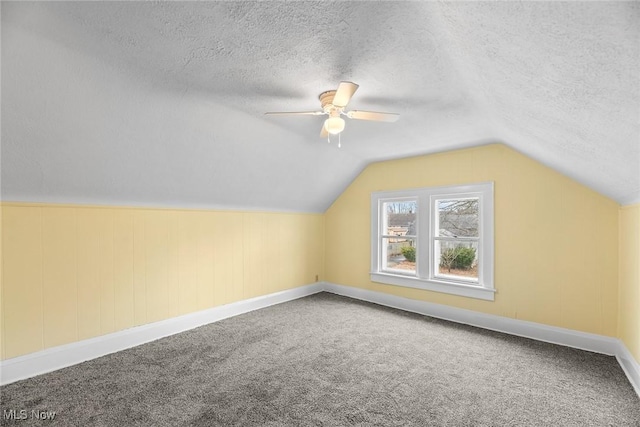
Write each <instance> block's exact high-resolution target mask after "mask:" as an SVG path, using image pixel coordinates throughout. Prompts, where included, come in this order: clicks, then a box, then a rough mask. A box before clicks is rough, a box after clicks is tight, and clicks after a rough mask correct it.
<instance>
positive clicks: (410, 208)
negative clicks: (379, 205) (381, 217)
mask: <svg viewBox="0 0 640 427" xmlns="http://www.w3.org/2000/svg"><path fill="white" fill-rule="evenodd" d="M417 208H418V202H416V201H415V200H409V201H402V202H386V203H384V212H385V218H386V219H385V224H384V227H385V230H384V234H387V235H392V236H404V235H410V236H415V235H416V211H417Z"/></svg>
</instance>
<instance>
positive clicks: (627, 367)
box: [616, 341, 640, 397]
mask: <svg viewBox="0 0 640 427" xmlns="http://www.w3.org/2000/svg"><path fill="white" fill-rule="evenodd" d="M616 359H618V363H619V364H620V367H621V368H622V370H623V371H624V373H625V374H626V375H627V378H629V382H631V385H632V386H633V388H634V389H635V391H636V393H637V394H638V396H639V397H640V363H638V362H637V361H636V360H635V359H634V358H633V355H632V354H631V352H630V351H629V349H627V347H626V346H625V345H624V343H623V342H622V341H620V343H619V345H618V351H617V352H616Z"/></svg>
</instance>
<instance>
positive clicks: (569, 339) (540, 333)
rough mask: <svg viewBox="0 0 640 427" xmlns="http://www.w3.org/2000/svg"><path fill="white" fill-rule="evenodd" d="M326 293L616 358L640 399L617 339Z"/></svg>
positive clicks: (638, 383)
mask: <svg viewBox="0 0 640 427" xmlns="http://www.w3.org/2000/svg"><path fill="white" fill-rule="evenodd" d="M324 290H325V291H326V292H331V293H334V294H337V295H343V296H346V297H350V298H355V299H359V300H363V301H368V302H372V303H375V304H380V305H384V306H387V307H393V308H398V309H400V310H404V311H410V312H413V313H418V314H423V315H426V316H431V317H436V318H438V319H444V320H449V321H452V322H456V323H463V324H466V325H471V326H476V327H479V328H483V329H489V330H492V331H498V332H504V333H507V334H510V335H517V336H520V337H525V338H531V339H534V340H538V341H544V342H548V343H553V344H559V345H563V346H566V347H573V348H578V349H581V350H588V351H592V352H594V353H601V354H606V355H610V356H616V359H617V360H618V363H620V366H621V367H622V369H623V370H624V372H625V374H626V375H627V378H628V379H629V381H630V382H631V385H632V386H633V388H634V389H635V391H636V393H637V394H638V397H640V365H639V364H638V362H637V361H636V360H635V359H634V358H633V356H632V355H631V353H630V352H629V350H628V349H627V347H626V346H625V345H624V343H623V342H622V341H620V340H619V339H617V338H612V337H607V336H604V335H597V334H590V333H586V332H580V331H574V330H572V329H566V328H560V327H556V326H548V325H543V324H540V323H535V322H528V321H525V320H518V319H511V318H508V317H502V316H496V315H492V314H485V313H480V312H477V311H471V310H465V309H462V308H456V307H451V306H447V305H441V304H434V303H430V302H426V301H418V300H413V299H409V298H402V297H398V296H395V295H389V294H385V293H382V292H375V291H370V290H367V289H362V288H354V287H351V286H343V285H337V284H334V283H327V282H325V284H324Z"/></svg>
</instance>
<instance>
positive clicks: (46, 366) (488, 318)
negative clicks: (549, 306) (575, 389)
mask: <svg viewBox="0 0 640 427" xmlns="http://www.w3.org/2000/svg"><path fill="white" fill-rule="evenodd" d="M323 291H324V292H330V293H334V294H337V295H343V296H346V297H350V298H354V299H359V300H362V301H368V302H372V303H375V304H380V305H384V306H387V307H393V308H397V309H400V310H404V311H410V312H413V313H418V314H423V315H426V316H431V317H436V318H439V319H444V320H449V321H452V322H457V323H463V324H467V325H472V326H476V327H479V328H484V329H489V330H493V331H498V332H503V333H507V334H511V335H517V336H521V337H526V338H531V339H535V340H538V341H545V342H549V343H553V344H559V345H564V346H567V347H573V348H578V349H581V350H588V351H592V352H595V353H601V354H607V355H615V356H616V359H617V360H618V363H619V364H620V366H621V367H622V370H623V371H624V373H625V374H626V375H627V378H628V379H629V381H630V382H631V385H632V386H633V388H634V389H635V391H636V393H637V394H638V397H640V364H638V362H637V361H636V360H635V359H634V358H633V356H632V355H631V353H630V352H629V350H628V349H627V347H626V346H625V345H624V343H623V342H622V341H620V340H619V339H617V338H612V337H606V336H603V335H596V334H590V333H586V332H580V331H574V330H571V329H565V328H559V327H556V326H547V325H542V324H540V323H534V322H528V321H524V320H518V319H510V318H507V317H501V316H495V315H492V314H485V313H480V312H476V311H471V310H465V309H461V308H455V307H450V306H446V305H441V304H434V303H430V302H426V301H418V300H413V299H408V298H402V297H397V296H394V295H389V294H385V293H382V292H375V291H370V290H367V289H361V288H355V287H351V286H343V285H337V284H334V283H328V282H318V283H314V284H311V285H306V286H300V287H298V288H293V289H289V290H286V291H281V292H277V293H273V294H269V295H264V296H260V297H256V298H251V299H248V300H244V301H238V302H235V303H232V304H227V305H223V306H220V307H215V308H211V309H208V310H204V311H200V312H197V313H191V314H187V315H184V316H179V317H175V318H172V319H167V320H162V321H160V322H155V323H150V324H147V325H142V326H137V327H135V328H131V329H127V330H124V331H120V332H115V333H113V334H108V335H104V336H101V337H96V338H91V339H88V340H83V341H79V342H75V343H71V344H66V345H63V346H59V347H54V348H49V349H46V350H43V351H39V352H36V353H31V354H27V355H25V356H20V357H15V358H13V359H7V360H4V361H2V362H0V384H2V385H6V384H10V383H12V382H15V381H19V380H22V379H26V378H30V377H34V376H36V375H40V374H44V373H46V372H51V371H55V370H57V369H62V368H65V367H67V366H72V365H76V364H78V363H82V362H85V361H87V360H91V359H95V358H98V357H101V356H105V355H107V354H110V353H115V352H117V351H121V350H125V349H127V348H131V347H135V346H138V345H141V344H144V343H147V342H151V341H155V340H157V339H160V338H164V337H167V336H170V335H174V334H177V333H180V332H184V331H187V330H189V329H193V328H197V327H198V326H203V325H206V324H209V323H213V322H217V321H219V320H223V319H226V318H229V317H233V316H237V315H239V314H243V313H247V312H250V311H253V310H258V309H260V308H265V307H268V306H271V305H275V304H280V303H283V302H286V301H291V300H294V299H298V298H302V297H305V296H308V295H312V294H316V293H318V292H323Z"/></svg>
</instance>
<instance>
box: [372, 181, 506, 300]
mask: <svg viewBox="0 0 640 427" xmlns="http://www.w3.org/2000/svg"><path fill="white" fill-rule="evenodd" d="M463 198H478V199H479V209H478V213H479V221H478V249H477V250H478V260H479V262H478V280H477V281H475V280H469V279H464V278H459V277H455V276H449V277H446V275H437V274H436V271H437V269H436V268H437V266H436V260H435V253H434V251H435V248H434V241H435V240H436V239H437V237H436V230H435V227H436V224H435V222H436V218H435V209H436V208H435V206H436V201H437V200H441V199H463ZM407 200H416V202H417V216H416V236H417V237H416V271H415V273H414V272H412V271H409V272H406V271H404V272H399V271H397V270H393V269H387V268H385V265H386V264H385V262H386V259H385V258H384V257H383V255H384V248H383V247H382V245H381V241H382V238H383V236H382V232H383V229H384V212H383V206H384V203H386V202H394V201H407ZM493 212H494V207H493V182H483V183H478V184H466V185H455V186H446V187H426V188H416V189H412V190H399V191H380V192H375V193H372V194H371V273H370V277H371V280H372V281H373V282H378V283H385V284H389V285H396V286H404V287H409V288H417V289H425V290H429V291H435V292H443V293H447V294H453V295H459V296H464V297H470V298H478V299H483V300H488V301H493V300H494V296H495V292H496V290H495V287H494V282H493V268H494V227H493Z"/></svg>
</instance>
